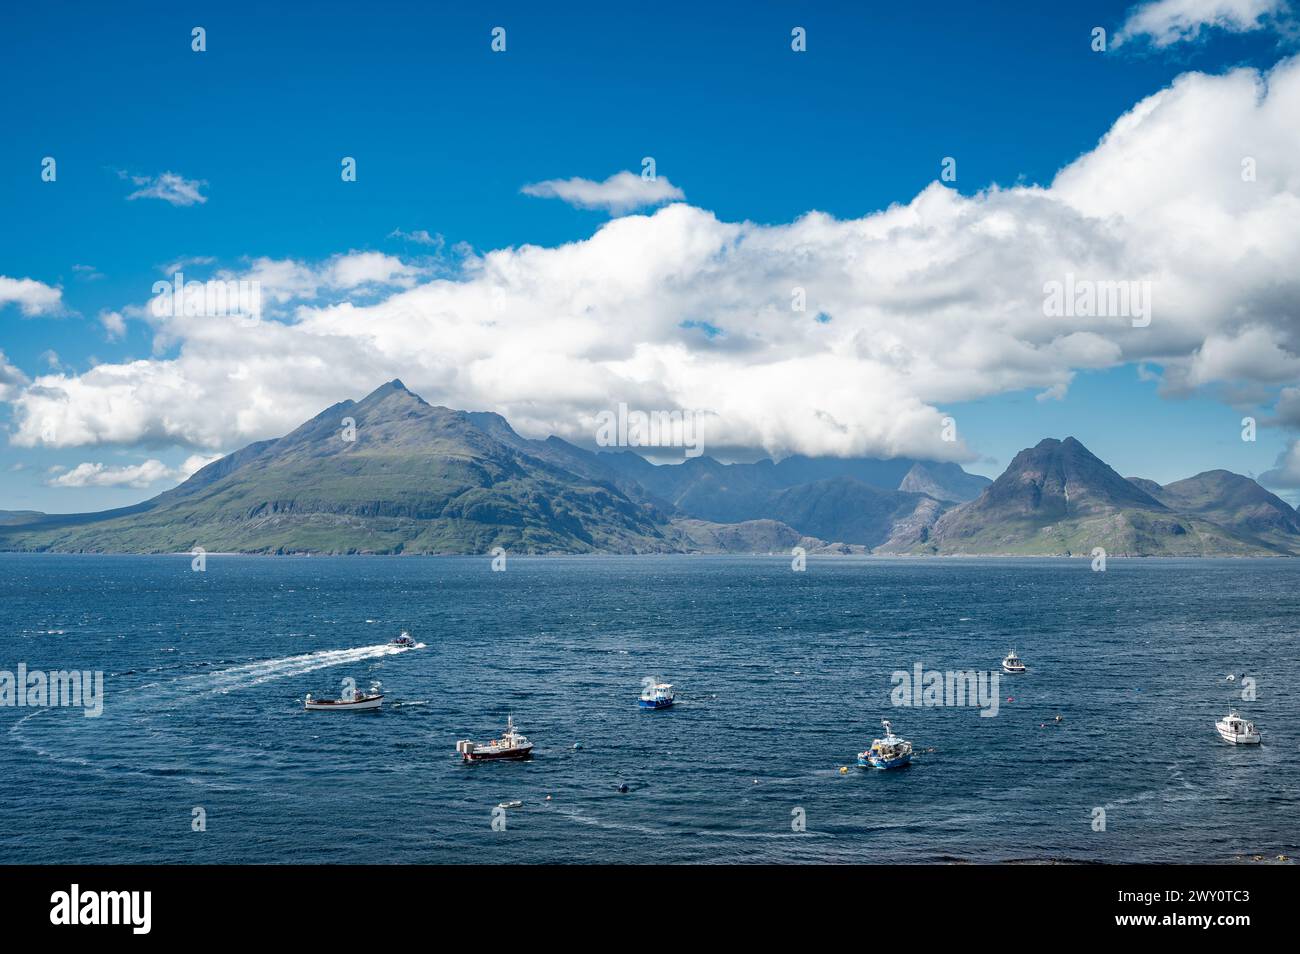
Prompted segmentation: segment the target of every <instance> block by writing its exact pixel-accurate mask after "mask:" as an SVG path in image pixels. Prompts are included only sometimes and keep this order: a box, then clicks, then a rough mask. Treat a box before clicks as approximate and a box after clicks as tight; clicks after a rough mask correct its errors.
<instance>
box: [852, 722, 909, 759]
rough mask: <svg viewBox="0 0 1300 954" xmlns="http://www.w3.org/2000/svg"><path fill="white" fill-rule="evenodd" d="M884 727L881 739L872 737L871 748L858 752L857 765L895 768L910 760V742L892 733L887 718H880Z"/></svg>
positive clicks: (891, 727) (892, 728)
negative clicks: (883, 735) (883, 734)
mask: <svg viewBox="0 0 1300 954" xmlns="http://www.w3.org/2000/svg"><path fill="white" fill-rule="evenodd" d="M880 724H881V725H883V726H884V727H885V737H884V738H883V739H873V740H872V742H871V748H869V749H867V750H866V751H865V752H859V753H858V765H860V766H861V767H862V768H878V769H895V768H902V767H903V766H904V765H907V764H909V763H910V762H911V761H912V743H911V742H909V741H907V739H902V738H899V737H898V736H896V735H894V727H893V726H891V725H890V724H889V720H888V719H883V720H881V723H880Z"/></svg>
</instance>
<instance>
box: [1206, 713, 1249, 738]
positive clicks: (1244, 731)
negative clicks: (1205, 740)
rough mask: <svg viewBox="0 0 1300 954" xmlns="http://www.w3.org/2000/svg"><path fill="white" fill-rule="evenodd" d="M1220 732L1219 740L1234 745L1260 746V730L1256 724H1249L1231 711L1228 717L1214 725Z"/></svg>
mask: <svg viewBox="0 0 1300 954" xmlns="http://www.w3.org/2000/svg"><path fill="white" fill-rule="evenodd" d="M1214 727H1215V728H1216V729H1218V730H1219V738H1221V739H1223V741H1224V742H1231V743H1232V744H1233V745H1259V730H1258V729H1256V728H1255V723H1253V722H1247V721H1246V720H1245V719H1243V718H1242V717H1241V716H1239V715H1237V713H1235V712H1232V711H1229V712H1228V714H1227V715H1226V716H1224V717H1223V718H1222V719H1220V720H1219V721H1218V722H1216V723H1214Z"/></svg>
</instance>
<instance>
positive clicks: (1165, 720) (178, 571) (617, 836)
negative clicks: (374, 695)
mask: <svg viewBox="0 0 1300 954" xmlns="http://www.w3.org/2000/svg"><path fill="white" fill-rule="evenodd" d="M1297 584H1300V561H1283V560H1275V561H1266V560H1261V561H1149V560H1148V561H1121V560H1112V561H1111V562H1110V565H1109V569H1108V571H1107V572H1105V573H1093V572H1091V571H1090V569H1089V564H1088V563H1087V562H1086V561H1049V560H1036V561H1018V560H879V559H870V558H852V557H836V558H825V559H821V560H818V559H812V560H810V562H809V564H808V570H807V572H805V573H793V572H791V570H790V564H789V560H788V559H787V558H777V557H772V558H738V557H684V556H677V557H630V558H612V557H575V558H537V559H523V558H513V559H511V560H510V562H509V569H508V570H507V571H506V572H504V573H493V572H491V570H490V564H489V560H488V559H487V558H482V559H470V558H380V557H369V558H368V557H351V558H350V557H341V558H325V559H322V558H312V559H304V558H256V557H222V556H210V557H209V558H208V565H207V571H206V572H205V573H195V572H192V571H191V569H190V559H189V557H91V556H53V555H0V669H8V670H14V669H15V668H16V667H17V664H18V663H19V662H25V663H26V664H27V665H28V667H29V668H31V669H46V670H51V669H71V668H76V669H102V670H104V671H105V673H106V687H105V694H106V699H105V708H104V714H103V715H102V717H100V718H98V719H88V718H84V717H83V716H82V714H81V712H80V711H79V710H72V709H46V710H33V709H18V708H0V741H2V745H0V779H2V782H0V857H2V858H3V860H4V861H33V862H303V861H309V860H311V861H334V862H343V861H349V860H357V861H370V862H569V861H573V862H588V861H592V862H594V861H602V862H656V863H666V862H684V861H722V862H760V861H767V862H771V861H782V862H811V861H869V862H935V861H945V860H970V861H977V862H987V861H1006V860H1049V859H1057V860H1080V861H1086V860H1092V861H1111V862H1120V861H1124V862H1127V861H1155V862H1167V861H1193V862H1198V861H1216V862H1217V861H1231V860H1234V859H1237V858H1240V857H1243V856H1245V857H1249V856H1251V855H1256V854H1260V855H1266V856H1269V857H1273V856H1276V855H1278V854H1287V855H1294V854H1298V853H1300V795H1298V793H1300V763H1298V761H1297V758H1296V755H1297V741H1298V739H1300V724H1298V723H1300V719H1297V715H1298V714H1300V692H1298V690H1297V687H1298V686H1300V662H1298V661H1297V652H1296V650H1297V627H1298V625H1300V595H1298V594H1300V586H1297ZM402 628H409V629H410V630H411V631H412V632H413V633H414V634H415V635H416V636H417V637H418V638H419V639H420V640H422V641H423V642H424V643H425V644H426V647H425V648H422V649H416V650H411V651H407V652H402V653H397V654H390V653H388V651H387V650H386V649H385V647H384V646H383V644H384V643H386V642H387V640H389V639H391V638H392V637H393V636H396V635H397V633H398V632H399V631H400V630H401V629H402ZM1013 643H1014V644H1015V645H1016V646H1017V647H1018V648H1019V650H1020V653H1021V655H1022V657H1023V658H1024V659H1025V661H1026V663H1027V664H1028V665H1029V667H1030V672H1029V673H1028V674H1027V675H1025V676H1020V677H1011V676H1004V677H1003V678H1002V691H1001V693H1000V696H1001V698H1002V699H1003V700H1004V701H1002V703H1001V707H1000V712H999V714H998V715H997V716H996V717H995V718H981V717H980V716H979V714H978V710H977V709H974V708H963V707H948V708H943V707H932V708H897V707H893V706H891V705H890V689H891V683H890V673H891V672H892V671H894V670H896V669H909V670H910V669H911V668H912V667H913V666H914V664H915V663H917V662H918V661H919V662H922V663H924V665H925V666H926V667H928V668H933V669H940V670H947V669H973V668H974V669H989V668H996V667H997V663H998V660H999V659H1000V658H1001V656H1002V655H1003V654H1004V653H1005V652H1006V650H1007V649H1008V648H1010V646H1011V645H1012V644H1013ZM1229 672H1235V673H1237V674H1241V673H1249V674H1251V675H1252V676H1253V677H1255V678H1256V679H1257V681H1258V699H1257V700H1256V701H1254V702H1249V703H1245V702H1240V700H1239V699H1237V698H1236V696H1235V695H1234V693H1236V692H1238V691H1239V690H1236V689H1234V688H1233V686H1234V684H1230V683H1227V682H1226V681H1225V679H1224V676H1225V674H1226V673H1229ZM345 676H351V677H354V678H355V679H356V680H357V683H358V684H360V685H362V686H363V687H364V686H365V685H368V684H369V682H370V681H371V680H375V679H378V680H382V683H383V688H384V691H385V693H386V694H387V700H386V704H385V708H384V710H383V711H382V712H381V713H378V714H363V713H314V712H312V713H309V712H305V711H303V709H302V705H301V700H302V697H303V695H304V693H306V692H309V691H310V692H315V693H317V694H332V693H333V692H334V691H335V690H336V689H337V688H338V685H339V680H340V679H342V678H343V677H345ZM646 676H656V677H661V678H663V679H666V680H668V681H671V682H673V683H675V684H676V685H677V686H678V688H679V692H680V696H679V698H680V701H679V703H678V705H677V707H676V708H674V709H672V710H668V711H664V712H643V711H640V710H638V708H637V707H636V704H635V700H636V696H637V693H638V690H639V686H640V683H641V680H642V679H643V678H644V677H646ZM1008 696H1010V697H1012V698H1013V699H1014V701H1013V702H1006V701H1005V699H1006V697H1008ZM1233 701H1236V703H1237V704H1238V705H1239V707H1240V708H1241V709H1242V710H1243V712H1244V713H1245V714H1246V715H1247V716H1249V717H1250V718H1253V719H1254V720H1255V721H1256V722H1257V723H1258V724H1259V726H1260V727H1261V729H1262V730H1263V731H1264V733H1265V739H1264V741H1265V744H1264V745H1263V746H1262V747H1258V748H1256V747H1233V746H1230V745H1226V744H1224V743H1221V742H1220V741H1219V740H1218V738H1217V736H1216V734H1215V732H1214V727H1213V723H1214V721H1215V720H1216V719H1218V718H1220V717H1221V716H1223V715H1224V714H1225V712H1226V711H1227V709H1228V706H1229V704H1230V702H1233ZM508 713H513V714H514V716H515V718H516V720H517V721H518V722H519V724H520V728H521V729H522V730H523V731H524V732H526V733H527V734H528V735H529V736H530V737H531V738H532V739H533V740H534V742H535V743H536V744H537V755H536V758H535V759H534V760H533V761H532V762H530V763H495V764H485V765H473V766H466V765H463V764H461V763H460V762H459V761H458V760H457V756H456V754H455V751H454V747H455V742H456V740H457V739H458V738H473V739H477V740H487V739H489V738H493V737H495V735H496V734H498V732H499V730H500V729H501V728H502V726H503V724H504V721H505V717H506V715H507V714H508ZM1057 714H1060V715H1062V716H1063V717H1064V721H1063V722H1062V723H1060V724H1057V723H1056V722H1055V720H1054V717H1055V716H1056V715H1057ZM882 718H890V719H892V721H893V723H894V726H895V728H896V730H898V731H899V732H900V734H902V735H904V736H906V737H907V738H910V739H912V740H914V742H915V743H916V745H917V746H918V747H926V748H933V749H935V751H934V752H932V753H929V754H925V755H923V756H920V757H918V758H917V759H916V761H915V763H914V764H913V765H912V766H911V767H910V768H907V769H903V770H900V771H892V772H879V771H864V770H860V769H858V768H856V767H851V768H850V770H849V771H848V773H847V774H841V773H840V771H839V768H840V766H844V765H848V766H853V763H854V755H855V753H856V752H858V751H859V750H861V749H863V748H865V747H866V746H867V745H868V744H869V743H870V740H871V739H872V738H873V737H874V736H877V735H879V734H880V731H879V730H880V721H879V720H880V719H882ZM1045 722H1046V723H1048V725H1047V726H1044V723H1045ZM575 742H581V743H582V748H581V749H577V750H575V749H574V747H573V745H574V743H575ZM620 783H626V784H627V785H628V786H629V787H630V791H628V792H627V793H626V794H622V793H620V792H619V791H618V790H617V786H618V785H619V784H620ZM548 794H549V795H551V796H553V798H552V800H551V801H550V802H547V801H545V796H546V795H548ZM514 799H519V800H522V801H523V802H524V806H523V807H522V808H519V809H513V810H510V811H508V813H507V816H506V830H505V831H493V830H492V827H491V822H492V808H493V806H495V805H496V804H497V803H498V802H501V801H507V800H514ZM196 807H201V808H202V809H203V810H204V811H205V812H206V823H207V830H206V831H202V832H195V831H192V830H191V820H192V817H193V810H194V809H195V808H196ZM1098 807H1101V808H1104V809H1105V810H1106V830H1105V831H1102V832H1098V831H1094V830H1093V823H1092V819H1093V809H1094V808H1098ZM796 808H801V809H802V810H803V813H804V816H805V817H806V823H807V831H806V832H803V833H798V832H794V831H792V829H791V821H792V817H793V816H792V812H793V811H794V810H795V809H796Z"/></svg>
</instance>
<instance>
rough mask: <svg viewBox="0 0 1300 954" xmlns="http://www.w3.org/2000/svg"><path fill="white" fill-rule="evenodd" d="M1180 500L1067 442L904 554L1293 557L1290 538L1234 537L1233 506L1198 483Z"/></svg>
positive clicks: (1036, 452) (1045, 449)
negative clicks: (1191, 504) (1101, 552)
mask: <svg viewBox="0 0 1300 954" xmlns="http://www.w3.org/2000/svg"><path fill="white" fill-rule="evenodd" d="M1230 476H1234V477H1235V476H1236V475H1230ZM1239 479H1240V480H1244V481H1247V482H1249V483H1250V484H1253V485H1254V481H1251V480H1249V478H1239ZM1192 480H1193V481H1196V480H1197V478H1192ZM1183 483H1188V482H1183ZM1171 486H1176V485H1171ZM1255 486H1256V487H1258V485H1255ZM1193 487H1195V488H1197V489H1198V490H1199V491H1201V492H1200V493H1199V494H1198V495H1196V496H1197V501H1198V502H1197V506H1196V507H1195V508H1188V507H1187V506H1186V504H1187V503H1188V500H1189V496H1190V492H1191V491H1192V489H1193ZM1218 489H1220V490H1221V489H1222V487H1220V488H1218ZM1259 489H1260V490H1261V491H1263V488H1259ZM1158 491H1159V493H1160V496H1157V492H1158ZM1187 491H1188V492H1187V493H1181V494H1180V493H1172V494H1171V493H1168V492H1166V491H1165V490H1163V489H1160V488H1159V485H1157V484H1154V483H1153V482H1151V481H1140V480H1134V481H1130V480H1125V479H1124V478H1123V477H1121V476H1120V475H1119V474H1117V473H1116V472H1115V471H1114V470H1113V469H1111V468H1110V467H1109V466H1108V465H1106V464H1105V463H1104V462H1103V461H1101V460H1100V459H1098V458H1097V457H1096V456H1094V455H1093V454H1092V453H1091V452H1090V451H1089V450H1088V449H1087V448H1086V447H1084V446H1083V445H1082V444H1081V443H1079V442H1078V441H1077V440H1075V439H1074V438H1072V437H1071V438H1066V439H1065V440H1064V441H1058V440H1053V439H1048V440H1044V441H1042V442H1040V443H1039V444H1038V445H1036V446H1035V447H1032V448H1029V449H1027V450H1023V451H1021V452H1020V453H1019V454H1017V455H1016V457H1015V459H1014V460H1013V461H1012V462H1011V464H1010V466H1008V467H1007V469H1006V471H1005V472H1004V473H1003V474H1002V475H1001V476H1000V477H999V478H998V479H997V480H995V481H994V482H993V483H992V484H991V485H990V486H989V487H988V488H987V489H986V490H985V491H984V492H983V493H982V494H980V496H979V497H978V498H977V499H975V500H973V501H971V502H970V503H967V504H964V505H962V506H960V507H957V508H955V509H952V510H950V511H948V512H947V513H945V514H943V515H942V516H941V517H940V518H939V519H938V520H937V521H936V522H935V524H934V526H933V528H931V529H930V531H929V532H928V533H927V534H926V537H925V539H924V540H923V541H920V542H919V543H917V544H916V545H914V546H913V547H912V548H911V549H912V550H913V551H914V552H922V553H940V554H943V553H970V554H976V553H979V554H1035V555H1086V554H1088V553H1090V552H1091V551H1092V549H1093V548H1094V547H1102V548H1104V549H1105V550H1106V552H1107V553H1108V554H1109V555H1111V556H1212V555H1222V556H1279V555H1287V554H1296V553H1300V534H1295V533H1293V535H1292V536H1291V537H1290V538H1289V539H1287V538H1286V537H1285V534H1283V535H1281V536H1279V537H1277V539H1275V540H1266V539H1264V538H1262V537H1261V536H1259V535H1257V534H1253V533H1245V532H1242V530H1241V524H1240V519H1239V517H1240V512H1239V509H1238V507H1237V505H1236V504H1235V503H1233V502H1232V501H1231V500H1228V499H1225V498H1223V497H1222V496H1215V488H1211V487H1209V486H1207V485H1203V484H1202V483H1198V484H1195V485H1191V486H1189V487H1188V488H1187ZM1263 493H1265V494H1267V491H1263ZM1267 495H1268V496H1270V497H1271V496H1272V495H1271V494H1267ZM1162 496H1163V497H1166V498H1167V500H1162V499H1161V497H1162ZM1283 506H1285V505H1283ZM1216 517H1217V518H1218V519H1215V518H1216Z"/></svg>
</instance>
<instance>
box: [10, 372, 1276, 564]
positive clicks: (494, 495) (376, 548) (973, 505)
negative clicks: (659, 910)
mask: <svg viewBox="0 0 1300 954" xmlns="http://www.w3.org/2000/svg"><path fill="white" fill-rule="evenodd" d="M345 418H350V419H352V420H353V421H355V440H346V439H345V437H344V424H343V421H344V419H345ZM795 546H799V547H803V548H804V549H805V550H806V551H808V552H809V553H844V552H876V553H910V554H958V553H971V554H1044V555H1046V554H1070V555H1082V554H1087V553H1090V552H1091V551H1092V549H1093V548H1094V547H1098V546H1100V547H1104V548H1105V549H1106V550H1107V552H1108V553H1109V554H1110V555H1113V556H1211V555H1232V556H1278V555H1295V554H1300V514H1297V513H1296V511H1295V510H1294V509H1292V508H1290V507H1288V506H1287V504H1286V503H1284V502H1283V501H1282V500H1280V499H1278V498H1277V497H1275V496H1274V495H1273V494H1271V493H1269V492H1268V491H1266V490H1264V488H1262V487H1260V486H1259V485H1258V484H1257V483H1255V481H1253V480H1251V479H1250V478H1248V477H1242V476H1240V475H1238V474H1232V473H1229V472H1228V471H1222V470H1220V471H1209V472H1207V473H1204V474H1198V475H1197V476H1195V477H1191V478H1188V479H1187V480H1183V481H1178V482H1176V483H1173V484H1169V485H1168V486H1166V487H1161V486H1160V485H1159V484H1157V483H1155V482H1153V481H1148V480H1143V479H1141V478H1134V479H1131V480H1125V479H1124V478H1123V477H1120V476H1119V475H1118V474H1117V473H1115V471H1114V470H1112V469H1111V468H1110V467H1109V466H1107V465H1106V464H1105V463H1104V462H1102V461H1101V460H1099V459H1098V458H1097V457H1095V456H1094V455H1093V454H1091V453H1090V452H1089V451H1088V450H1087V448H1085V447H1084V446H1083V445H1082V444H1080V443H1079V442H1078V441H1076V440H1074V439H1073V438H1067V439H1066V440H1064V441H1057V440H1045V441H1042V442H1041V443H1039V444H1038V445H1037V446H1035V447H1033V448H1029V449H1027V450H1025V451H1022V452H1021V453H1020V454H1018V455H1017V456H1016V458H1015V460H1013V461H1012V462H1011V465H1010V466H1009V467H1008V468H1007V470H1006V472H1005V473H1003V474H1002V475H1001V476H1000V477H999V478H998V479H997V480H996V481H994V482H992V483H990V482H989V481H988V480H987V479H986V478H983V477H976V476H973V475H971V474H967V473H966V472H965V471H964V470H962V469H961V467H959V466H958V465H956V464H952V463H937V462H933V461H917V460H909V459H904V458H899V459H895V460H874V459H871V458H846V459H838V458H810V457H793V458H788V459H786V460H783V461H781V462H779V463H774V462H772V461H770V460H763V461H759V462H757V463H753V464H724V463H721V462H719V461H716V460H713V459H711V458H708V457H699V458H693V459H689V460H687V461H685V462H684V463H681V464H676V465H671V466H667V465H665V466H657V465H654V464H651V463H650V462H649V461H647V460H646V459H645V458H643V457H640V456H639V455H637V454H634V453H631V452H629V451H622V452H617V453H615V452H601V453H593V452H591V451H587V450H584V449H582V448H580V447H576V446H574V445H573V444H570V443H568V442H567V441H563V440H560V439H559V438H555V437H551V438H548V439H546V440H530V439H528V438H524V437H521V436H520V435H519V434H517V433H515V431H514V430H513V429H512V428H511V427H510V425H509V423H508V422H507V421H506V420H505V419H504V418H502V417H501V416H500V415H497V414H490V413H482V412H465V411H455V410H451V409H449V408H445V407H435V406H432V405H430V404H427V403H425V402H424V401H423V400H421V399H420V398H419V397H417V396H416V395H414V394H412V393H411V392H410V391H408V390H407V389H406V388H405V387H404V386H403V385H402V383H401V382H400V381H391V382H389V383H388V384H386V385H384V386H383V387H380V388H378V389H377V390H376V391H374V392H373V393H371V394H370V395H368V396H366V397H365V398H364V399H362V400H361V401H344V402H342V403H340V404H336V405H334V406H333V407H331V408H328V409H327V410H325V411H323V412H321V413H320V414H319V415H317V416H316V417H314V418H313V419H312V420H310V421H308V422H307V423H305V424H303V425H302V426H301V427H299V428H298V429H296V430H295V431H293V432H292V433H290V434H287V435H285V436H284V437H282V438H279V439H278V440H270V441H260V442H258V443H255V444H250V445H248V446H247V447H245V448H243V449H241V450H239V451H236V452H235V453H233V454H229V455H227V456H225V457H223V458H221V459H220V460H218V461H215V462H214V463H212V464H209V465H208V466H207V467H205V468H203V469H202V470H200V471H199V472H198V473H196V474H194V476H192V477H191V478H190V479H189V480H187V481H185V482H184V483H183V484H181V485H180V486H178V487H176V488H174V489H172V490H169V491H167V492H165V493H162V494H159V495H158V496H156V497H154V498H152V499H150V500H146V501H144V502H142V503H139V504H136V505H134V506H131V507H123V508H119V509H117V510H109V511H104V512H102V513H91V514H53V515H46V514H40V513H33V512H31V511H0V549H4V550H57V551H73V552H79V551H87V552H125V553H156V552H185V551H189V550H192V549H194V548H195V547H202V548H203V549H205V550H207V551H209V552H222V551H228V552H230V551H233V552H246V553H466V554H470V553H474V554H483V553H488V552H490V551H491V550H492V548H494V547H504V548H505V549H506V550H508V551H510V552H512V553H679V552H684V553H695V552H706V553H712V552H742V553H775V552H783V553H789V551H790V549H791V548H792V547H795Z"/></svg>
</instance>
